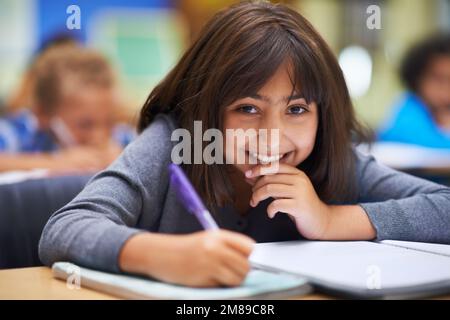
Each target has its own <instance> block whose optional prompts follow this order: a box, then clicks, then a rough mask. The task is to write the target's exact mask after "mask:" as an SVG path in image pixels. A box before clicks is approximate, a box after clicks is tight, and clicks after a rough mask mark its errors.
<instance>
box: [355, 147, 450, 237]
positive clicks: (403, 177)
mask: <svg viewBox="0 0 450 320" xmlns="http://www.w3.org/2000/svg"><path fill="white" fill-rule="evenodd" d="M356 155H357V159H358V168H357V173H358V177H359V185H360V199H359V201H358V202H359V203H360V206H361V207H362V208H363V209H364V211H365V212H366V213H367V215H368V217H369V219H370V221H371V223H372V225H373V226H374V228H375V229H376V231H377V237H376V240H385V239H392V240H405V241H418V242H437V243H450V188H448V187H445V186H443V185H439V184H436V183H433V182H430V181H427V180H424V179H420V178H417V177H414V176H411V175H409V174H406V173H402V172H398V171H396V170H393V169H390V168H388V167H386V166H384V165H382V164H379V163H377V162H376V161H375V159H374V158H373V157H369V156H364V155H362V154H361V153H359V152H357V153H356Z"/></svg>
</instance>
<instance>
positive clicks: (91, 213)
mask: <svg viewBox="0 0 450 320" xmlns="http://www.w3.org/2000/svg"><path fill="white" fill-rule="evenodd" d="M170 148H171V142H170V129H169V127H168V126H167V124H166V123H165V120H155V122H154V123H153V124H152V125H150V127H149V128H147V130H145V131H144V132H143V133H142V134H141V135H140V136H139V137H138V138H137V139H136V140H135V141H134V142H133V143H131V144H130V145H129V146H128V147H127V148H126V149H125V150H124V151H123V153H122V154H121V155H120V156H119V158H118V159H117V160H116V161H114V163H113V164H112V165H111V166H110V167H109V168H108V169H106V170H105V171H102V172H100V173H98V174H97V175H95V176H94V177H93V178H92V179H91V180H90V182H89V183H88V184H87V185H86V187H85V188H84V189H83V191H81V193H80V194H78V196H77V197H75V199H73V200H72V201H71V202H70V203H69V204H67V205H66V206H64V207H63V208H61V209H60V210H58V211H57V212H56V213H54V214H53V215H52V216H51V217H50V219H49V221H48V222H47V224H46V226H45V228H44V230H43V232H42V236H41V240H40V243H39V257H40V259H41V261H42V262H43V263H44V264H46V265H52V264H53V263H54V262H56V261H70V262H73V263H76V264H80V265H83V266H86V267H91V268H94V269H100V270H105V271H111V272H119V271H120V268H119V265H118V257H119V253H120V251H121V249H122V247H123V246H124V244H125V242H126V241H127V240H128V239H129V238H130V237H132V236H133V235H136V234H137V233H140V232H142V231H141V230H138V229H136V226H137V225H138V221H140V219H141V218H142V217H141V214H142V213H143V212H146V213H149V214H147V215H146V216H145V220H144V222H142V227H145V228H147V229H148V230H153V229H155V228H156V227H155V226H157V224H158V221H159V214H160V212H162V206H163V204H164V203H163V200H164V195H165V192H166V190H167V185H168V178H167V173H166V172H167V170H166V168H167V165H168V164H169V163H170Z"/></svg>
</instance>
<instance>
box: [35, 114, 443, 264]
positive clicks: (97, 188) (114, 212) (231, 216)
mask: <svg viewBox="0 0 450 320" xmlns="http://www.w3.org/2000/svg"><path fill="white" fill-rule="evenodd" d="M174 128H175V126H174V122H173V120H172V119H171V118H169V117H168V116H158V117H157V118H156V119H155V121H154V122H153V123H152V124H151V125H150V126H149V127H148V128H147V129H146V130H144V132H142V133H141V134H140V135H139V137H138V138H137V139H136V140H135V141H134V142H133V143H131V144H130V145H129V146H128V147H127V148H126V149H125V150H124V151H123V153H122V154H121V156H120V157H119V158H118V159H117V160H116V161H115V162H114V163H113V164H111V166H110V167H109V168H107V169H106V170H104V171H102V172H100V173H98V174H97V175H95V176H94V177H93V178H92V179H91V180H90V181H89V183H88V184H87V185H86V187H85V188H84V190H83V191H82V192H81V193H80V194H79V195H78V196H77V197H76V198H75V199H73V200H72V201H71V202H70V203H69V204H67V205H66V206H65V207H63V208H61V209H60V210H58V211H57V212H55V213H54V214H53V215H52V217H51V218H50V220H49V221H48V223H47V225H46V226H45V228H44V231H43V233H42V236H41V240H40V244H39V255H40V259H41V260H42V262H43V263H44V264H47V265H51V264H52V263H54V262H56V261H71V262H74V263H77V264H79V265H83V266H86V267H91V268H95V269H100V270H105V271H112V272H119V271H120V270H119V266H118V256H119V252H120V250H121V248H122V246H123V245H124V243H125V242H126V241H127V239H129V238H130V237H131V236H132V235H134V234H136V233H138V232H142V231H143V230H146V231H150V232H160V233H172V234H184V233H190V232H194V231H199V230H201V226H200V224H199V223H198V222H197V220H196V219H195V217H194V216H192V215H190V214H188V213H187V212H186V211H185V209H184V208H183V207H182V206H181V204H180V203H179V202H178V201H177V199H176V196H175V194H174V190H172V187H171V185H170V183H169V179H168V172H167V166H168V164H169V163H170V155H171V150H172V145H173V143H172V142H171V141H170V137H171V133H172V130H173V129H174ZM355 154H356V157H357V166H356V170H357V172H356V177H357V179H358V184H359V199H358V201H357V203H359V204H360V205H361V206H362V208H364V210H365V211H366V213H367V215H368V217H369V219H370V221H371V222H372V224H373V226H374V227H375V229H376V231H377V239H376V240H383V239H396V240H409V241H423V242H439V243H450V189H449V188H447V187H444V186H441V185H438V184H435V183H432V182H428V181H425V180H422V179H419V178H416V177H413V176H410V175H407V174H404V173H400V172H397V171H395V170H392V169H389V168H387V167H385V166H383V165H381V164H379V163H377V162H376V161H375V160H374V159H373V158H372V157H369V156H364V155H362V154H360V153H359V152H357V151H355ZM268 203H270V199H268V200H266V201H264V202H262V203H260V204H259V205H258V206H257V207H256V208H253V209H251V210H250V211H249V212H248V214H246V215H245V216H242V215H239V214H238V213H237V212H236V211H235V210H234V208H233V207H231V206H228V207H224V208H221V209H220V210H219V211H218V212H217V213H216V216H215V219H216V220H217V222H218V224H219V226H220V227H221V228H224V229H229V230H234V231H238V232H242V233H244V234H247V235H249V236H250V237H252V238H253V239H255V240H256V241H257V242H268V241H285V240H297V239H302V237H301V235H300V234H299V232H298V231H297V230H296V228H295V226H294V224H293V222H292V221H291V220H290V219H289V217H287V215H285V214H278V215H276V216H275V218H274V219H269V218H268V217H267V214H266V208H267V205H268Z"/></svg>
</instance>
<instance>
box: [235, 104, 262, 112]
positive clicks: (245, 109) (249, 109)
mask: <svg viewBox="0 0 450 320" xmlns="http://www.w3.org/2000/svg"><path fill="white" fill-rule="evenodd" d="M237 110H238V111H239V112H242V113H250V114H253V113H257V112H258V110H257V109H256V108H255V107H254V106H252V105H243V106H239V108H237Z"/></svg>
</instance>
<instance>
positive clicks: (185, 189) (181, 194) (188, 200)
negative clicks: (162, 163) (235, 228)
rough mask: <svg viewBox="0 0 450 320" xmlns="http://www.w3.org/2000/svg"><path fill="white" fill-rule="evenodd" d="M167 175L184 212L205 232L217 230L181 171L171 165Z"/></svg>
mask: <svg viewBox="0 0 450 320" xmlns="http://www.w3.org/2000/svg"><path fill="white" fill-rule="evenodd" d="M169 173H170V181H171V182H172V185H173V186H174V188H175V191H176V193H177V196H178V199H179V200H180V202H181V203H182V204H183V206H184V207H185V208H186V210H188V211H189V213H192V214H194V215H195V216H196V218H197V219H198V221H199V222H200V224H201V225H202V227H203V228H204V229H205V230H217V229H219V227H218V226H217V224H216V222H215V221H214V219H213V218H212V216H211V214H210V213H209V211H208V210H207V209H206V207H205V205H204V204H203V202H202V200H201V199H200V197H199V195H198V194H197V192H196V191H195V189H194V187H193V186H192V184H191V183H190V182H189V179H188V178H187V176H186V175H185V173H184V172H183V170H182V169H181V168H180V167H179V166H177V165H176V164H174V163H171V164H170V165H169Z"/></svg>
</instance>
